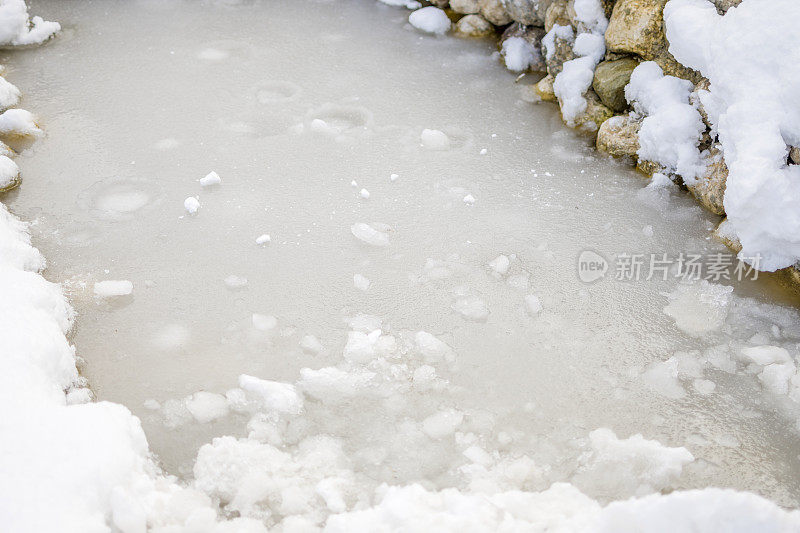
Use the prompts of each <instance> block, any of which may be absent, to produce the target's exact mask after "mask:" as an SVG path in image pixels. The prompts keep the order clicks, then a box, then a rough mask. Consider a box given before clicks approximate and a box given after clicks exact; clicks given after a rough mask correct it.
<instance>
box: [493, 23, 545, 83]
mask: <svg viewBox="0 0 800 533" xmlns="http://www.w3.org/2000/svg"><path fill="white" fill-rule="evenodd" d="M544 35H545V31H544V28H539V27H536V26H523V25H521V24H520V23H518V22H515V23H513V24H512V25H510V26H509V27H508V28H506V31H504V32H503V35H502V36H501V37H500V46H501V47H502V44H503V42H505V41H506V39H510V38H511V37H520V38H522V39H525V40H526V41H528V42H529V43H530V44H532V45H533V46H534V48H536V50H538V51H539V56H538V58H536V59H538V61H537V62H535V63H532V64H531V66H530V70H532V71H534V72H544V71H545V70H547V64H546V63H545V62H544V55H542V53H541V52H542V37H544Z"/></svg>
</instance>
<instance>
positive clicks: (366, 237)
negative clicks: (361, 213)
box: [350, 222, 389, 246]
mask: <svg viewBox="0 0 800 533" xmlns="http://www.w3.org/2000/svg"><path fill="white" fill-rule="evenodd" d="M350 232H351V233H352V234H353V236H354V237H355V238H356V239H358V240H360V241H361V242H363V243H366V244H369V245H370V246H389V236H388V235H387V234H386V233H384V232H382V231H378V230H377V229H375V228H374V227H372V226H370V225H369V224H366V223H364V222H357V223H355V224H353V225H352V226H351V227H350Z"/></svg>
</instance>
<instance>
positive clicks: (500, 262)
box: [489, 255, 511, 276]
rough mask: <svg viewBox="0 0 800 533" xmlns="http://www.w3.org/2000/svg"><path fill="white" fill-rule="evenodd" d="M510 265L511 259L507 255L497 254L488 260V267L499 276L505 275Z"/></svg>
mask: <svg viewBox="0 0 800 533" xmlns="http://www.w3.org/2000/svg"><path fill="white" fill-rule="evenodd" d="M510 265H511V260H510V259H509V258H508V256H507V255H499V256H497V257H496V258H494V259H492V260H491V261H489V268H491V269H492V270H493V271H494V272H495V274H498V275H500V276H504V275H506V273H507V272H508V267H509V266H510Z"/></svg>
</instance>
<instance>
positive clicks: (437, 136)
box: [419, 129, 450, 150]
mask: <svg viewBox="0 0 800 533" xmlns="http://www.w3.org/2000/svg"><path fill="white" fill-rule="evenodd" d="M419 140H420V142H421V143H422V146H423V147H424V148H427V149H428V150H447V149H449V148H450V139H449V138H448V137H447V134H446V133H445V132H443V131H440V130H429V129H424V130H422V133H421V134H420V136H419Z"/></svg>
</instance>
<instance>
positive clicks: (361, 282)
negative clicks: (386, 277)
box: [353, 274, 371, 291]
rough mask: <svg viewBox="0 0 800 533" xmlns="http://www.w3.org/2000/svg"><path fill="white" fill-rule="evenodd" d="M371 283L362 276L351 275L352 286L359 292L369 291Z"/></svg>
mask: <svg viewBox="0 0 800 533" xmlns="http://www.w3.org/2000/svg"><path fill="white" fill-rule="evenodd" d="M370 284H371V282H370V281H369V280H368V279H367V278H366V277H365V276H363V275H362V274H353V286H354V287H355V288H356V289H358V290H360V291H366V290H367V289H369V286H370Z"/></svg>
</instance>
